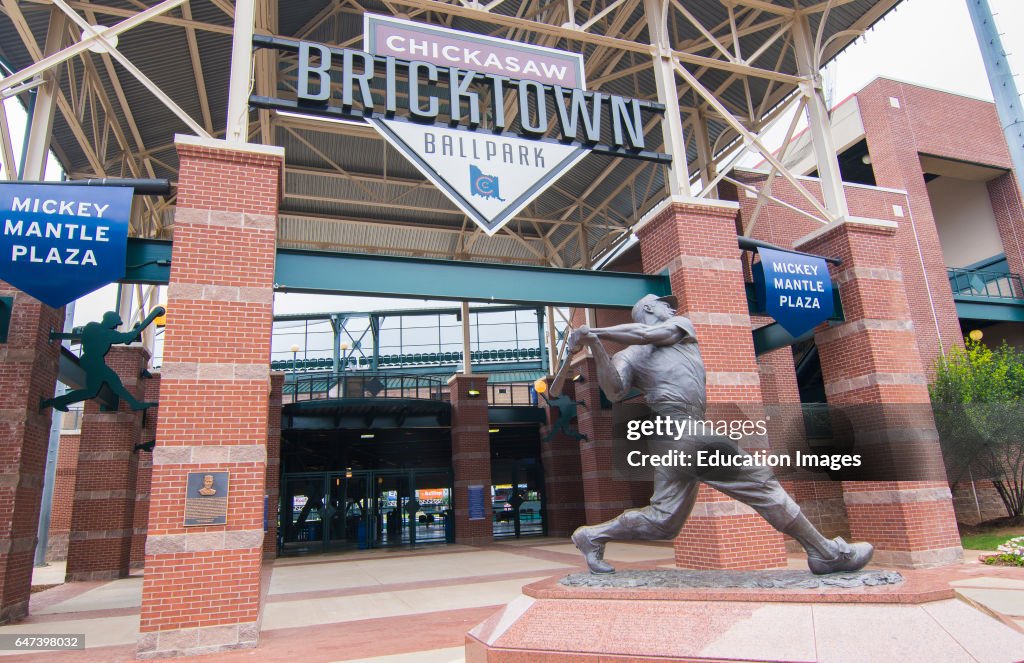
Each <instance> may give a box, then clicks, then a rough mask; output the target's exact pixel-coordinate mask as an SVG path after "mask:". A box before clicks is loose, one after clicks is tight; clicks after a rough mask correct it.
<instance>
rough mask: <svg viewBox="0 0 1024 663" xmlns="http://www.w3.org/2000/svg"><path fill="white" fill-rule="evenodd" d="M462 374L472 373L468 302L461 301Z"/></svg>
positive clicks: (471, 344)
mask: <svg viewBox="0 0 1024 663" xmlns="http://www.w3.org/2000/svg"><path fill="white" fill-rule="evenodd" d="M462 374H463V375H472V374H473V343H472V335H471V331H470V328H469V302H462Z"/></svg>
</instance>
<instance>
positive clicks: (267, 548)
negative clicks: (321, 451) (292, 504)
mask: <svg viewBox="0 0 1024 663" xmlns="http://www.w3.org/2000/svg"><path fill="white" fill-rule="evenodd" d="M283 388H284V373H271V375H270V405H269V407H268V413H267V480H266V488H264V491H265V492H266V495H267V531H266V534H265V536H264V538H263V556H264V558H267V559H273V558H275V557H277V517H278V513H279V511H280V508H279V506H280V505H279V504H278V502H279V501H280V492H281V399H282V397H283Z"/></svg>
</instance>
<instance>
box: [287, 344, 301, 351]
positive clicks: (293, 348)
mask: <svg viewBox="0 0 1024 663" xmlns="http://www.w3.org/2000/svg"><path fill="white" fill-rule="evenodd" d="M301 349H302V348H300V347H299V346H298V345H294V344H293V345H292V347H291V348H290V350H291V352H298V351H299V350H301Z"/></svg>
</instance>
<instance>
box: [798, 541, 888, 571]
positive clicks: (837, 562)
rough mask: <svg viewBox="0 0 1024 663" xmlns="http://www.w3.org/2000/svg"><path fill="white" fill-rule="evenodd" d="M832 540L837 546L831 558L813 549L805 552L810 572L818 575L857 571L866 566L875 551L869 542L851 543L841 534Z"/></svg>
mask: <svg viewBox="0 0 1024 663" xmlns="http://www.w3.org/2000/svg"><path fill="white" fill-rule="evenodd" d="M832 541H833V543H835V544H836V547H837V551H836V556H835V557H833V558H832V559H825V558H823V557H821V556H820V555H818V554H817V553H815V552H814V551H810V552H808V553H807V566H808V567H810V569H811V573H813V574H815V575H819V576H820V575H825V574H827V573H842V572H844V571H859V570H861V569H862V568H864V567H865V566H867V564H868V562H870V561H871V556H872V555H873V554H874V553H875V548H874V546H872V545H871V544H870V543H854V544H852V545H851V544H849V543H847V542H846V541H844V540H843V537H841V536H837V537H836V538H834V539H832Z"/></svg>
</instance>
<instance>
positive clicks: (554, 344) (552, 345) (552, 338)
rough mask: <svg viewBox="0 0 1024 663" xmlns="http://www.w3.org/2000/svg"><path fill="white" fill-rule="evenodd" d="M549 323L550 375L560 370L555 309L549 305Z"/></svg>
mask: <svg viewBox="0 0 1024 663" xmlns="http://www.w3.org/2000/svg"><path fill="white" fill-rule="evenodd" d="M546 317H547V323H548V375H554V374H555V371H557V370H558V334H557V332H556V330H555V309H554V308H553V307H551V306H549V307H547V316H546Z"/></svg>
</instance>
